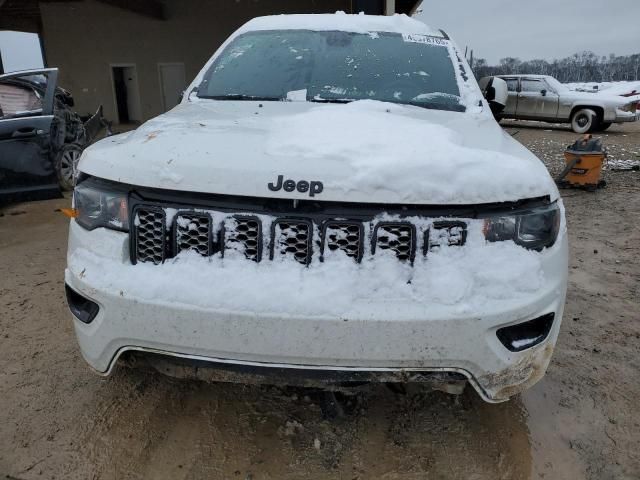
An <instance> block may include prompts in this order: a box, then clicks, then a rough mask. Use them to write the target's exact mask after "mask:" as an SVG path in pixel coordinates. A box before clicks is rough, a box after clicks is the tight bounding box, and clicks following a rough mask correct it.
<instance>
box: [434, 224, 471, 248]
mask: <svg viewBox="0 0 640 480" xmlns="http://www.w3.org/2000/svg"><path fill="white" fill-rule="evenodd" d="M466 239H467V226H466V224H465V223H463V222H435V223H434V224H433V225H432V226H431V228H430V229H429V230H427V231H426V232H425V253H427V251H429V252H436V251H438V250H439V249H440V248H442V247H452V246H458V247H459V246H462V245H464V244H465V241H466Z"/></svg>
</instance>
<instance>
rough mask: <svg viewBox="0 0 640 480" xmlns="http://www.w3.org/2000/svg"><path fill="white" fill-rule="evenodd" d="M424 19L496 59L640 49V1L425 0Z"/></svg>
mask: <svg viewBox="0 0 640 480" xmlns="http://www.w3.org/2000/svg"><path fill="white" fill-rule="evenodd" d="M419 18H420V19H421V20H422V21H424V22H425V23H427V24H428V25H430V26H432V27H435V28H442V29H444V30H445V31H446V32H447V33H448V34H449V35H450V36H451V37H452V38H453V39H454V40H455V41H456V43H457V44H458V45H459V46H460V48H462V49H463V50H464V48H465V46H467V45H469V46H470V47H471V48H473V49H474V54H475V56H476V57H482V58H486V59H487V60H488V61H489V63H492V64H493V63H497V62H498V61H499V60H500V59H501V58H504V57H518V58H520V59H521V60H531V59H534V58H544V59H548V60H551V59H554V58H563V57H566V56H569V55H572V54H573V53H577V52H581V51H583V50H592V51H593V52H595V53H596V54H598V55H609V54H610V53H615V54H617V55H628V54H631V53H640V0H423V2H422V13H421V14H420V15H419Z"/></svg>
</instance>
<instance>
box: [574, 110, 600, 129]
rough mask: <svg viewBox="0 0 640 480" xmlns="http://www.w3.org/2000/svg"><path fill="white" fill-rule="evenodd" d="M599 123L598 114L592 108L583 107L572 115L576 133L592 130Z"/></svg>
mask: <svg viewBox="0 0 640 480" xmlns="http://www.w3.org/2000/svg"><path fill="white" fill-rule="evenodd" d="M598 123H599V122H598V114H597V113H596V112H594V111H593V110H591V109H590V108H581V109H580V110H578V111H576V112H575V113H574V114H573V116H572V117H571V128H572V129H573V131H574V132H576V133H589V132H592V131H594V130H595V129H596V128H597V126H598Z"/></svg>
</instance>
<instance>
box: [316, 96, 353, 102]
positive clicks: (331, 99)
mask: <svg viewBox="0 0 640 480" xmlns="http://www.w3.org/2000/svg"><path fill="white" fill-rule="evenodd" d="M308 101H309V102H315V103H351V102H353V100H351V99H349V98H320V97H314V98H310V99H309V100H308Z"/></svg>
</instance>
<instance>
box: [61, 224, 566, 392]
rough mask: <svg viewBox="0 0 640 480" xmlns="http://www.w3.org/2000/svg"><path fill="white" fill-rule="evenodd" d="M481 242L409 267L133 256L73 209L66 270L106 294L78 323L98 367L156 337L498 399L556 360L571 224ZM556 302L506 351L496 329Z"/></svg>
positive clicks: (221, 356)
mask: <svg viewBox="0 0 640 480" xmlns="http://www.w3.org/2000/svg"><path fill="white" fill-rule="evenodd" d="M470 235H471V236H472V232H471V234H470ZM475 243H476V246H474V242H473V241H471V242H469V244H470V245H469V246H465V247H461V249H460V250H459V251H457V252H456V253H454V254H452V255H449V256H443V257H438V256H437V255H436V256H433V257H431V258H429V260H425V261H424V263H423V262H422V261H418V260H416V264H415V265H414V267H413V268H412V267H409V266H406V265H400V263H399V262H397V260H395V259H392V258H389V259H376V265H373V264H372V265H370V266H368V267H367V266H357V267H356V266H355V265H351V264H350V263H348V262H344V261H342V262H340V264H338V263H336V264H334V265H331V264H329V265H326V264H322V265H321V266H314V265H312V266H311V267H309V268H305V267H302V266H298V265H295V266H285V265H283V264H280V265H279V264H277V263H276V262H273V263H264V264H261V265H257V264H254V263H252V262H246V261H245V262H243V263H242V265H244V266H243V267H242V268H230V265H229V262H232V260H226V259H225V260H224V262H226V264H225V263H224V262H222V261H211V260H207V259H203V258H198V257H195V256H193V257H190V256H187V257H178V259H176V261H174V262H173V263H172V264H170V265H167V264H165V265H161V266H155V265H131V264H130V262H129V252H128V241H127V235H126V234H123V233H119V232H114V231H109V230H105V229H97V230H94V231H92V232H88V231H85V230H84V229H82V228H81V227H79V226H78V225H77V224H76V223H75V222H72V223H71V228H70V236H69V255H68V268H67V270H66V272H65V279H66V282H67V284H68V285H69V286H70V287H71V288H72V289H73V290H75V291H77V292H79V293H81V294H82V295H84V296H86V297H88V298H90V299H91V300H93V301H95V302H96V303H97V304H98V305H99V306H100V311H99V313H98V315H97V317H96V318H95V319H94V320H93V321H92V322H91V323H90V324H84V323H82V322H80V321H78V320H77V319H74V326H75V330H76V334H77V337H78V341H79V344H80V348H81V351H82V354H83V356H84V357H85V359H86V360H87V362H88V363H89V364H90V365H91V366H92V367H93V368H95V369H96V370H97V371H98V372H101V373H108V372H110V370H111V369H112V367H113V365H114V363H115V361H116V360H117V357H118V356H119V355H120V354H121V353H122V352H124V351H126V350H135V349H150V350H154V351H160V352H167V353H170V354H175V355H179V356H180V355H181V356H185V357H195V358H199V359H211V360H215V361H223V362H231V363H233V362H238V363H248V364H252V363H253V364H256V365H267V366H268V365H274V366H276V365H277V366H285V367H290V368H315V369H319V370H322V369H334V370H335V369H340V370H350V369H354V370H389V371H402V370H414V371H415V370H418V371H443V370H444V371H458V372H460V373H463V374H464V375H465V376H467V377H468V378H469V380H470V382H471V383H472V384H473V386H474V387H475V388H476V389H477V390H478V392H479V393H480V394H481V395H482V397H483V398H485V399H486V400H488V401H502V400H506V399H508V398H509V397H510V396H512V395H514V394H516V393H518V392H519V391H521V390H524V389H525V388H528V387H529V386H531V385H532V384H534V383H535V382H536V381H537V380H539V379H540V378H541V377H542V376H543V375H544V372H545V371H546V368H547V365H548V363H549V361H550V358H551V354H552V352H553V348H554V345H555V342H556V339H557V335H558V331H559V328H560V323H561V318H562V311H563V307H564V300H565V294H566V282H567V240H566V234H565V233H564V232H561V234H560V237H559V238H558V242H557V243H556V245H554V247H552V248H550V249H548V250H546V251H544V252H543V253H535V252H528V251H526V250H524V249H522V248H520V247H516V246H515V245H509V246H508V245H480V244H479V242H475ZM462 249H466V250H465V251H462ZM481 249H486V250H481ZM478 252H484V253H482V254H479V253H478ZM505 252H506V253H505ZM236 261H237V259H236ZM181 262H182V263H181ZM345 265H347V266H346V267H345ZM381 265H382V266H383V267H384V268H382V267H381ZM195 266H197V268H194V267H195ZM330 268H331V274H329V273H327V272H328V271H329V269H330ZM323 269H325V270H327V271H323ZM377 269H380V270H377ZM378 274H379V275H378ZM406 275H409V277H410V278H409V279H407V278H405V276H406ZM285 277H286V280H284V278H285ZM376 277H381V278H376ZM363 284H364V286H363ZM346 287H349V288H346ZM508 287H509V288H508ZM234 292H235V293H234ZM551 312H553V313H555V321H554V324H553V327H552V329H551V332H550V333H549V335H548V337H547V338H546V340H545V341H544V342H542V343H541V344H539V345H537V346H535V347H533V348H531V349H528V350H526V351H524V352H520V353H515V352H510V351H509V350H507V349H506V348H505V347H504V346H503V345H502V343H500V341H499V340H498V338H497V337H496V330H497V329H498V328H500V327H504V326H507V325H512V324H516V323H520V322H524V321H527V320H530V319H533V318H537V317H539V316H541V315H544V314H547V313H551Z"/></svg>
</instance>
